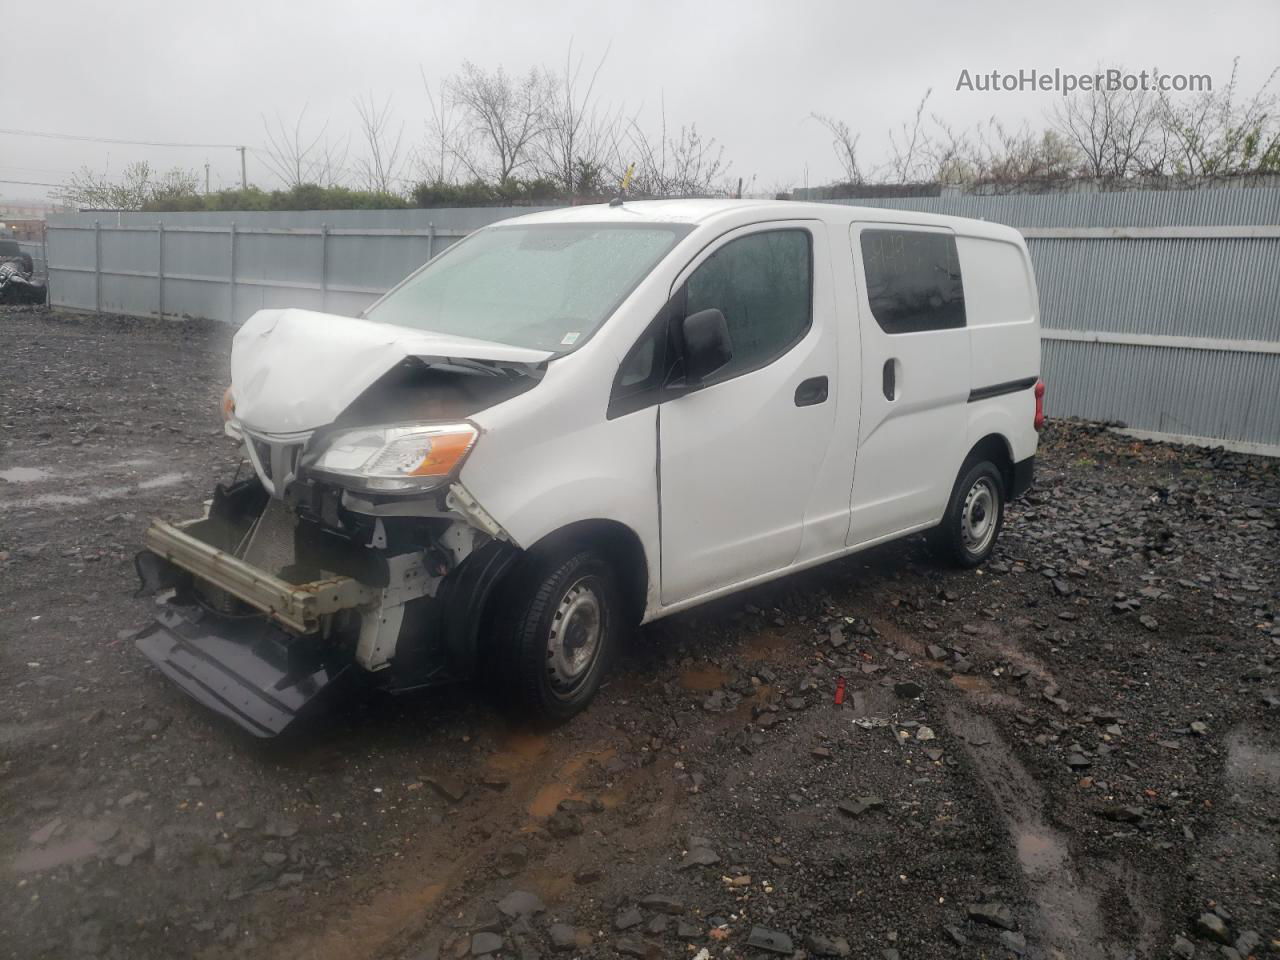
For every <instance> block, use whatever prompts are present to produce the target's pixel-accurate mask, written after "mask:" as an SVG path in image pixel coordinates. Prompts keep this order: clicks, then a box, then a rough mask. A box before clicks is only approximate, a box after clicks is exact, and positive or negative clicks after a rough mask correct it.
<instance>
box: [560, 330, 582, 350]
mask: <svg viewBox="0 0 1280 960" xmlns="http://www.w3.org/2000/svg"><path fill="white" fill-rule="evenodd" d="M577 342H578V331H577V330H574V331H573V332H572V333H566V334H565V335H564V336H563V337H562V338H561V339H560V346H562V347H572V346H573V345H574V344H575V343H577Z"/></svg>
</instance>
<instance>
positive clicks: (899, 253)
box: [861, 230, 965, 333]
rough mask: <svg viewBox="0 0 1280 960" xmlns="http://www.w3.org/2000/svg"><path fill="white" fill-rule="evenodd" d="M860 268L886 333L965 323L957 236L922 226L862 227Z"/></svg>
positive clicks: (938, 327)
mask: <svg viewBox="0 0 1280 960" xmlns="http://www.w3.org/2000/svg"><path fill="white" fill-rule="evenodd" d="M861 242H862V266H863V270H864V272H865V273H866V276H867V299H868V301H870V304H871V313H872V315H873V316H874V317H875V318H876V323H878V324H880V329H882V330H884V332H885V333H920V332H922V331H925V330H951V329H955V328H956V327H963V326H964V325H965V311H964V284H963V282H962V281H961V277H960V258H959V256H958V255H957V253H956V239H955V237H954V236H952V235H951V234H949V233H928V232H925V231H922V230H863V231H862V241H861Z"/></svg>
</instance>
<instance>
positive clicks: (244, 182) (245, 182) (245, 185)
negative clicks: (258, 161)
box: [236, 147, 249, 190]
mask: <svg viewBox="0 0 1280 960" xmlns="http://www.w3.org/2000/svg"><path fill="white" fill-rule="evenodd" d="M236 149H237V150H239V151H240V189H241V190H248V189H249V178H248V177H247V176H245V172H244V147H236Z"/></svg>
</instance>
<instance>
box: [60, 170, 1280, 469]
mask: <svg viewBox="0 0 1280 960" xmlns="http://www.w3.org/2000/svg"><path fill="white" fill-rule="evenodd" d="M837 202H847V203H850V204H855V205H864V206H877V207H897V208H902V209H910V210H922V211H929V212H934V213H944V214H951V215H955V216H965V217H978V218H982V219H986V220H993V221H998V222H1001V223H1008V224H1010V225H1012V226H1015V227H1018V228H1019V229H1021V230H1022V232H1023V234H1024V235H1025V236H1026V237H1027V244H1028V247H1029V249H1030V250H1031V256H1032V259H1033V261H1034V262H1035V266H1036V275H1037V280H1038V283H1039V287H1040V305H1041V311H1042V316H1043V321H1044V348H1043V369H1044V376H1045V379H1046V381H1047V382H1048V383H1049V411H1050V413H1051V415H1056V416H1080V417H1085V418H1088V419H1092V420H1109V421H1121V422H1123V423H1125V424H1127V425H1128V426H1129V427H1130V428H1133V429H1134V430H1135V431H1136V432H1139V433H1144V434H1152V435H1159V436H1161V437H1170V438H1176V439H1191V438H1198V439H1201V440H1211V441H1214V442H1219V443H1223V444H1226V445H1228V446H1231V447H1234V448H1237V449H1244V450H1252V451H1255V452H1262V453H1269V454H1271V455H1280V226H1277V225H1278V224H1280V190H1276V189H1269V188H1259V189H1249V190H1231V189H1217V190H1194V191H1168V192H1156V191H1142V192H1132V193H1069V194H1046V195H1036V196H1029V195H1005V196H971V195H970V196H949V197H936V198H916V199H893V200H880V201H877V200H850V201H837ZM527 212H530V208H527V207H526V208H503V209H493V208H477V209H462V210H386V211H324V212H290V213H285V212H280V213H275V212H267V213H202V214H181V213H172V214H164V215H163V217H162V218H160V217H157V216H156V215H154V214H150V215H149V214H116V213H103V214H93V213H81V214H63V215H57V216H55V217H53V218H51V220H50V223H49V233H48V238H49V239H48V244H49V259H50V261H51V266H50V289H51V302H53V303H54V304H55V305H58V306H63V307H70V308H73V309H82V310H100V311H105V312H113V313H126V314H133V315H140V316H147V315H156V314H161V315H175V316H180V315H188V316H202V317H213V318H217V319H219V320H229V321H231V322H234V323H239V322H242V321H243V320H244V319H245V318H246V317H248V316H249V315H250V314H252V313H253V312H254V311H255V310H258V309H260V308H262V307H273V306H302V307H309V308H312V309H319V310H327V311H329V312H332V313H342V314H354V313H357V312H359V311H360V310H361V309H363V308H364V307H365V306H367V305H368V304H369V303H371V302H372V301H373V300H374V299H375V298H376V297H377V296H378V295H379V294H380V293H381V292H382V291H384V290H386V289H387V288H388V287H390V286H391V285H392V284H394V283H396V282H398V281H399V280H400V279H401V278H403V277H404V276H405V275H406V274H407V273H409V271H410V270H412V269H414V268H416V267H417V266H418V265H419V264H421V263H422V262H423V261H424V260H426V259H427V258H428V257H430V256H432V255H433V254H435V253H438V252H439V251H440V250H442V249H444V248H445V247H446V246H447V245H448V244H450V243H453V242H455V241H456V240H457V239H458V238H459V237H462V236H465V235H466V234H467V233H469V232H470V231H472V230H474V229H476V228H478V227H480V226H483V225H484V224H486V223H491V222H493V221H495V220H500V219H503V218H506V217H509V216H515V215H518V214H520V213H527ZM161 220H162V221H163V222H161Z"/></svg>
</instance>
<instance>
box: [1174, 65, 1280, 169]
mask: <svg viewBox="0 0 1280 960" xmlns="http://www.w3.org/2000/svg"><path fill="white" fill-rule="evenodd" d="M1239 68H1240V60H1239V58H1236V60H1235V61H1234V62H1233V63H1232V66H1231V80H1230V81H1229V82H1228V83H1227V86H1226V87H1225V88H1224V89H1222V90H1220V91H1214V90H1209V91H1205V92H1203V93H1200V94H1198V95H1196V96H1193V97H1191V98H1189V99H1188V100H1186V101H1185V102H1183V103H1175V102H1174V101H1173V100H1172V98H1170V97H1169V96H1168V95H1167V94H1164V95H1162V96H1161V107H1162V120H1163V124H1164V129H1165V131H1166V133H1167V134H1168V137H1169V144H1170V152H1171V159H1170V167H1171V168H1172V172H1173V173H1180V174H1187V175H1190V176H1198V177H1207V176H1229V175H1232V174H1240V173H1274V172H1276V171H1280V124H1278V122H1277V109H1278V108H1280V101H1278V100H1277V97H1276V95H1275V93H1273V92H1272V90H1271V85H1272V83H1273V82H1274V81H1275V78H1276V75H1277V73H1278V72H1280V68H1277V69H1276V70H1272V71H1271V73H1270V75H1268V77H1267V79H1266V80H1265V81H1264V82H1263V84H1262V86H1261V87H1259V88H1258V91H1257V92H1256V93H1255V94H1254V95H1253V96H1252V97H1248V98H1243V99H1242V98H1241V95H1240V92H1239Z"/></svg>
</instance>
